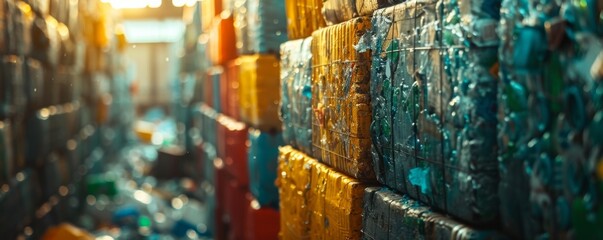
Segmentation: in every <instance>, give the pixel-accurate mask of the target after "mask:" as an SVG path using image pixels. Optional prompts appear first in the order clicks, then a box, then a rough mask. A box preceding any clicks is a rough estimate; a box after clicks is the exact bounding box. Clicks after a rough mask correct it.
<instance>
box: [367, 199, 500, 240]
mask: <svg viewBox="0 0 603 240" xmlns="http://www.w3.org/2000/svg"><path fill="white" fill-rule="evenodd" d="M362 235H363V236H362V238H363V239H367V240H369V239H370V240H373V239H383V240H387V239H460V240H482V239H489V240H494V239H509V238H507V237H506V236H504V235H502V234H500V233H498V232H496V231H492V230H480V229H475V228H472V227H470V226H468V225H465V224H462V223H460V222H457V221H455V220H453V219H452V218H449V217H446V216H444V215H442V214H439V213H436V212H433V211H432V210H431V209H430V208H429V207H426V206H424V205H422V204H420V203H419V202H417V201H415V200H411V199H410V198H409V197H408V196H405V195H398V194H396V193H394V192H393V191H391V190H389V189H387V188H367V189H366V190H365V195H364V208H363V213H362Z"/></svg>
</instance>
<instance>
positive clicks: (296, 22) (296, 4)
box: [285, 0, 326, 40]
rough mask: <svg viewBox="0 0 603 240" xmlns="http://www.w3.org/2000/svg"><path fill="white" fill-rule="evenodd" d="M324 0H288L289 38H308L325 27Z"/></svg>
mask: <svg viewBox="0 0 603 240" xmlns="http://www.w3.org/2000/svg"><path fill="white" fill-rule="evenodd" d="M322 2H323V0H286V2H285V4H286V8H287V9H286V11H287V23H288V24H287V34H288V37H289V40H295V39H300V38H306V37H309V36H311V35H312V32H314V31H315V30H317V29H319V28H322V27H324V26H325V25H326V24H325V20H324V18H323V16H322V14H321V12H320V11H321V9H322Z"/></svg>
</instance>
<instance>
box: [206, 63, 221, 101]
mask: <svg viewBox="0 0 603 240" xmlns="http://www.w3.org/2000/svg"><path fill="white" fill-rule="evenodd" d="M223 75H224V69H223V68H222V67H220V66H217V67H212V68H210V69H209V70H208V71H207V78H205V81H206V82H205V86H204V94H203V96H204V99H203V101H204V102H205V103H206V104H207V105H208V106H209V107H212V108H213V109H214V110H216V111H217V112H221V108H220V107H221V102H220V88H221V84H220V82H221V78H222V77H223Z"/></svg>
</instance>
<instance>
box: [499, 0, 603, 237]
mask: <svg viewBox="0 0 603 240" xmlns="http://www.w3.org/2000/svg"><path fill="white" fill-rule="evenodd" d="M530 4H533V5H528V4H526V3H525V2H522V1H517V0H504V1H502V7H501V12H500V14H501V20H500V29H499V32H498V33H499V35H500V37H501V45H500V48H499V59H500V63H501V66H500V77H501V87H500V88H499V103H500V104H499V112H500V116H501V117H500V123H499V136H500V138H499V146H500V148H499V162H500V165H499V171H500V177H501V181H500V185H499V194H500V198H501V205H500V206H501V217H502V227H503V228H504V229H505V230H506V231H508V232H509V233H511V234H513V236H514V237H517V238H526V239H533V238H544V237H548V238H557V239H564V238H575V239H595V238H599V237H600V236H602V235H603V230H602V229H601V228H600V226H601V224H603V211H602V209H603V208H602V206H603V205H602V203H603V201H602V200H601V197H600V196H601V194H602V193H603V189H602V188H601V186H602V181H601V180H602V178H601V177H602V175H601V171H600V170H601V169H602V168H601V167H602V166H603V164H601V163H602V159H603V158H602V154H601V151H600V149H601V147H600V146H601V143H602V139H601V136H603V135H602V134H601V133H602V132H601V126H602V125H601V120H602V119H603V111H602V109H603V105H602V101H601V99H602V98H601V97H602V94H601V93H602V92H603V91H602V90H603V87H602V85H601V79H602V75H601V69H603V65H602V63H603V62H602V60H603V56H602V55H601V52H602V50H603V42H602V41H601V35H602V34H603V27H602V26H603V25H602V24H601V21H600V19H598V20H595V17H594V16H598V14H599V12H600V7H595V5H597V3H595V2H593V1H585V2H581V3H578V2H576V1H557V2H538V3H530Z"/></svg>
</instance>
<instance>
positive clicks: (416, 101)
mask: <svg viewBox="0 0 603 240" xmlns="http://www.w3.org/2000/svg"><path fill="white" fill-rule="evenodd" d="M461 4H467V5H464V6H467V7H468V8H470V9H472V11H471V12H463V11H461V6H460V5H461ZM491 8H494V9H491ZM489 11H494V12H495V11H496V4H482V5H480V4H477V3H472V2H470V1H465V2H462V3H459V2H456V1H450V2H447V1H429V0H428V1H410V2H406V3H402V4H399V5H395V6H393V7H389V8H385V9H380V10H377V11H375V13H374V15H373V19H372V23H373V28H372V31H371V34H370V36H369V35H367V36H364V37H363V39H362V41H361V42H360V43H359V44H358V49H359V50H360V51H364V50H367V49H371V50H372V51H373V63H372V64H373V69H372V73H371V104H372V108H373V122H372V125H371V134H372V140H373V146H372V155H373V159H374V163H373V166H374V169H375V172H376V175H377V179H378V180H379V181H380V182H381V183H384V184H386V185H388V186H390V187H392V188H394V189H396V190H398V191H401V192H403V193H406V194H408V195H409V196H411V197H413V198H415V199H418V200H420V201H421V202H424V203H426V204H428V205H430V206H432V207H435V208H437V209H439V210H443V211H446V212H447V213H450V214H451V215H454V216H456V217H458V218H461V219H463V220H465V221H468V222H471V223H474V224H488V223H492V222H493V221H495V220H496V219H497V216H498V215H497V214H498V208H497V204H498V198H497V194H496V186H497V180H498V173H497V161H496V87H497V80H496V75H494V74H493V73H492V69H495V67H496V44H497V43H498V40H497V38H496V34H495V31H494V30H495V28H496V25H497V20H496V19H495V16H491V15H488V14H487V13H488V12H489ZM461 19H462V20H463V21H461ZM467 19H471V20H470V21H469V20H467ZM494 72H495V71H494Z"/></svg>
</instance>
